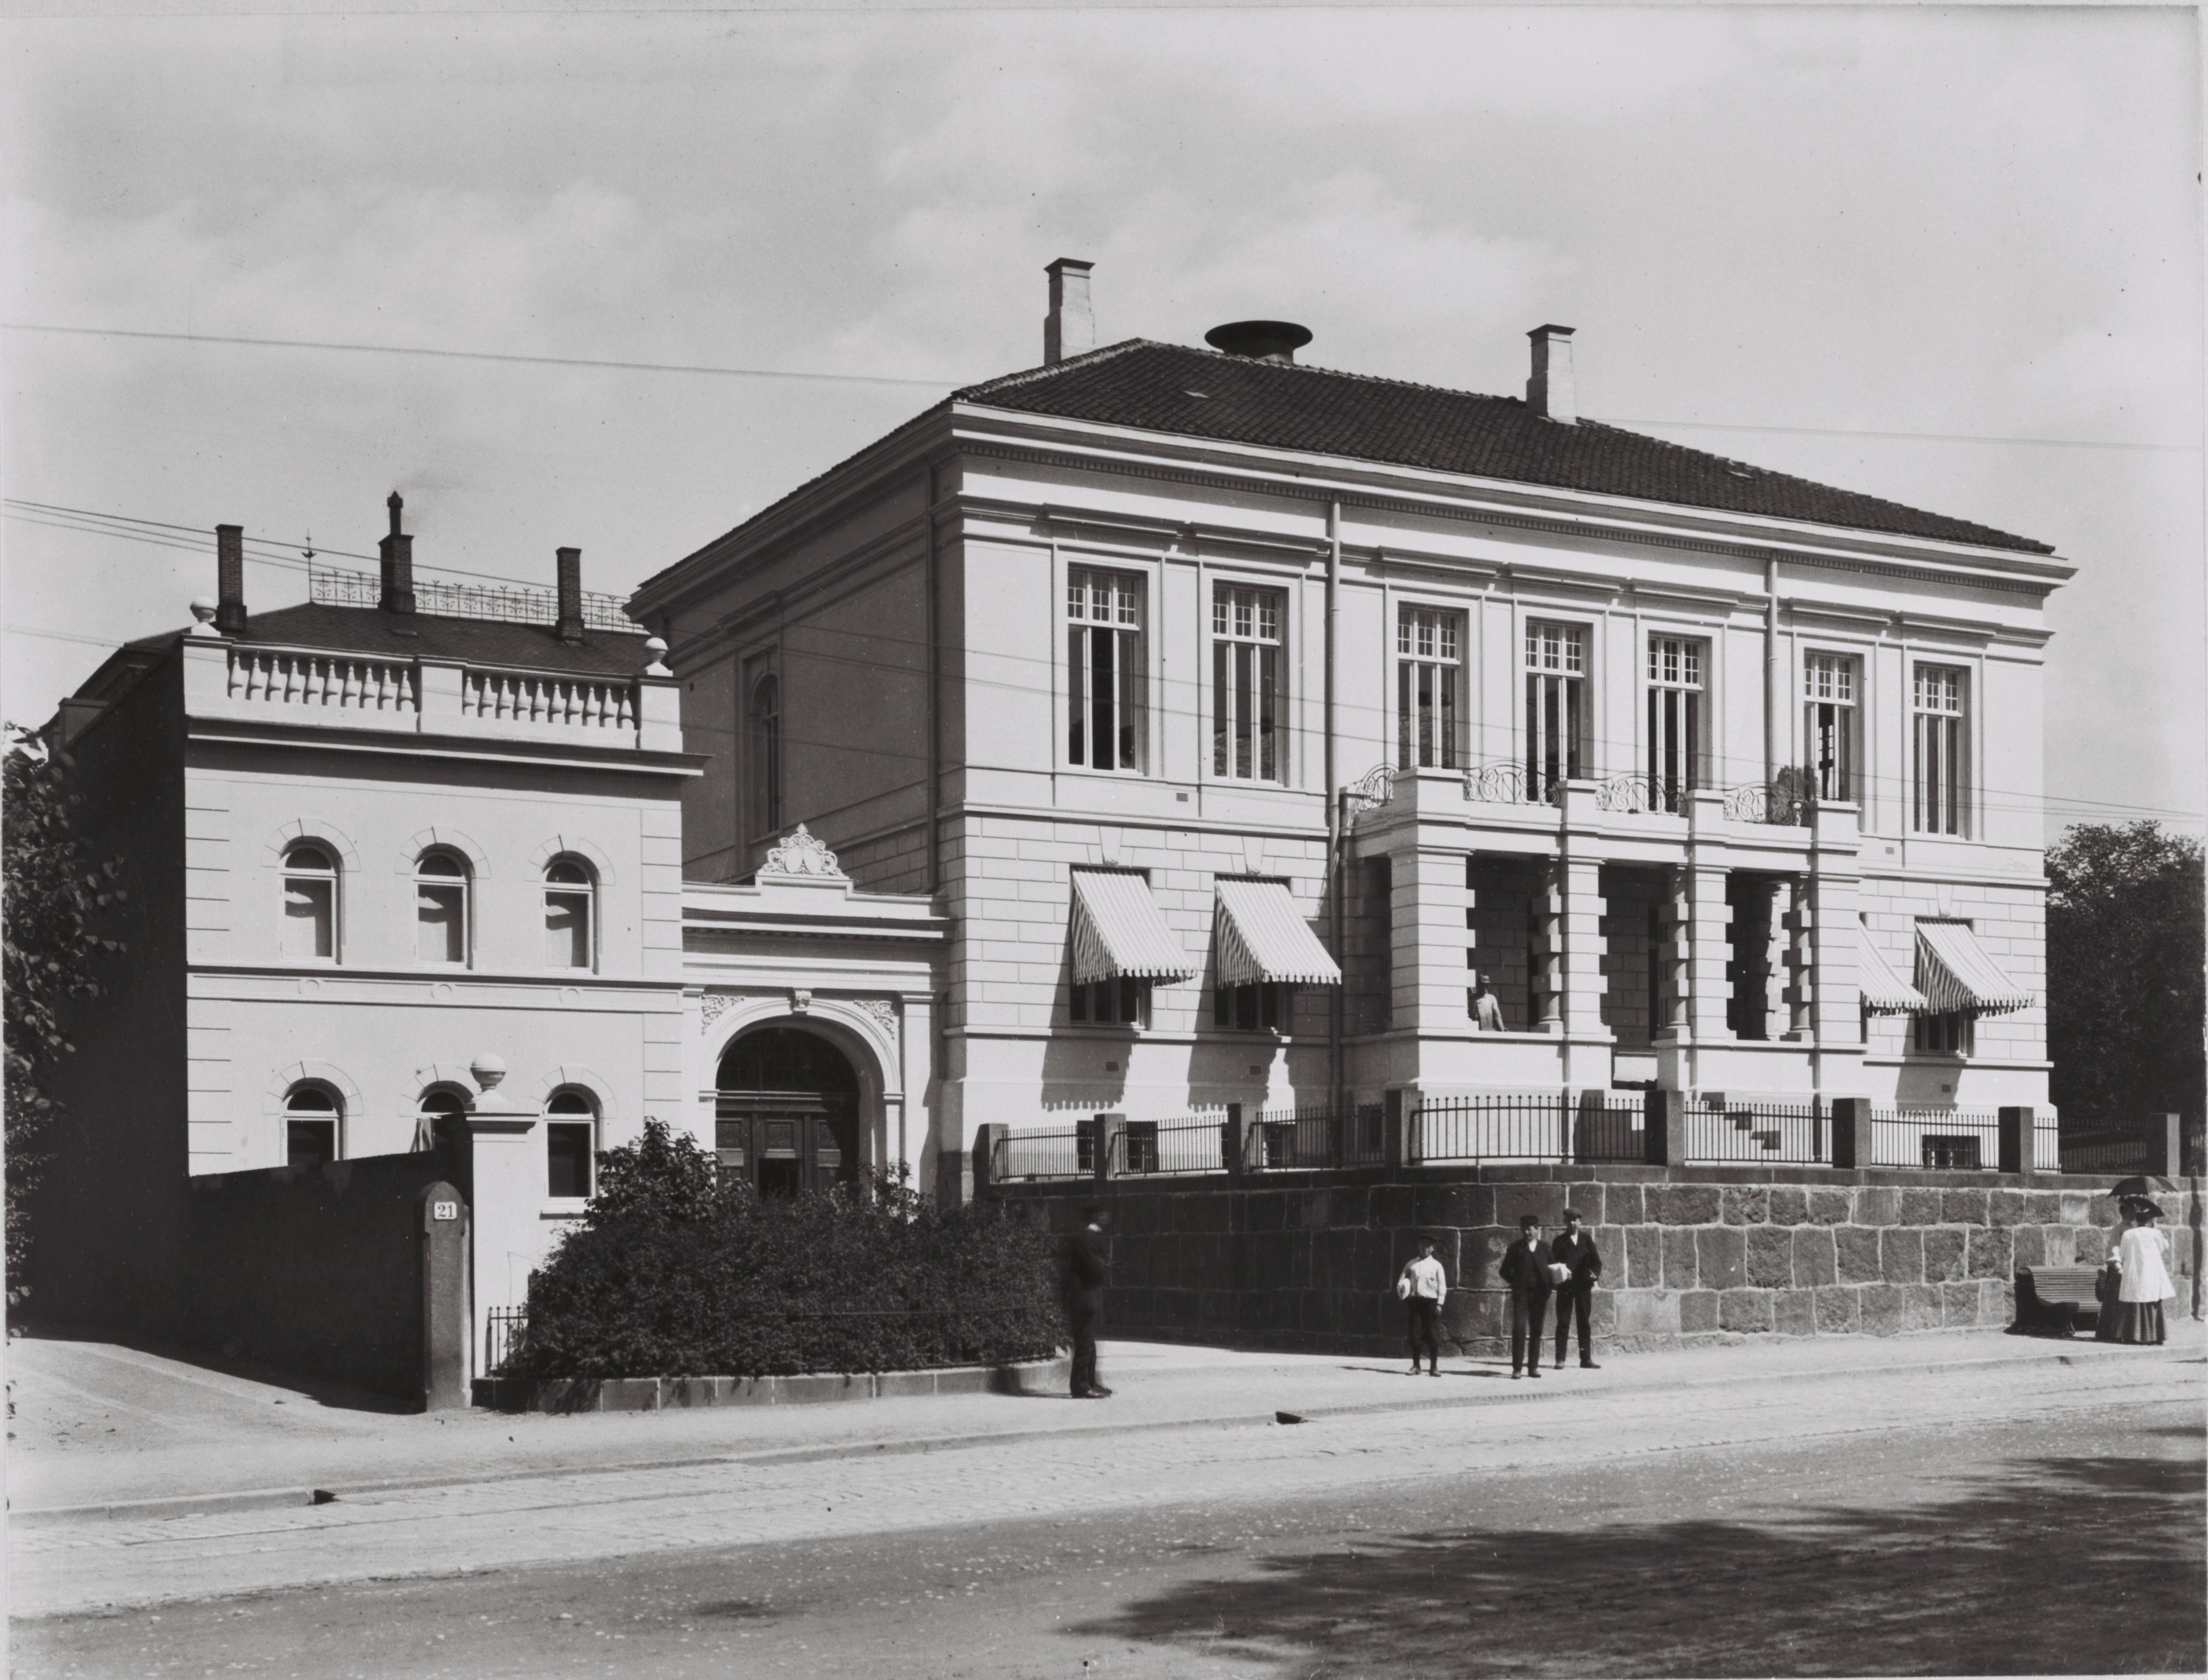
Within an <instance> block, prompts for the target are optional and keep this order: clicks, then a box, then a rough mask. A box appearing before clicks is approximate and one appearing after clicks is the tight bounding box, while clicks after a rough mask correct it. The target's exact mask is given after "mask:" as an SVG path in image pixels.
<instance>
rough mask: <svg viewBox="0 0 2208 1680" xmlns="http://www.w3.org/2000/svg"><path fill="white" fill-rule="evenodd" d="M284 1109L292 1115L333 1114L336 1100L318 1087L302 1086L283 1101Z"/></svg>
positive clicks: (335, 1110)
mask: <svg viewBox="0 0 2208 1680" xmlns="http://www.w3.org/2000/svg"><path fill="white" fill-rule="evenodd" d="M284 1107H285V1108H286V1109H287V1110H288V1111H290V1112H291V1113H294V1114H334V1113H337V1112H338V1105H337V1099H336V1098H334V1097H333V1096H332V1095H330V1094H329V1093H328V1092H327V1091H326V1090H324V1089H322V1088H321V1086H319V1085H302V1086H301V1087H300V1088H299V1089H297V1090H296V1091H294V1092H292V1093H291V1095H290V1096H289V1097H287V1098H286V1099H285V1102H284Z"/></svg>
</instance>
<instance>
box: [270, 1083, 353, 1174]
mask: <svg viewBox="0 0 2208 1680" xmlns="http://www.w3.org/2000/svg"><path fill="white" fill-rule="evenodd" d="M344 1159H345V1094H344V1093H343V1092H341V1091H339V1090H338V1089H335V1088H334V1087H333V1086H331V1085H330V1084H328V1083H327V1082H325V1081H323V1080H321V1079H302V1080H300V1081H298V1082H297V1083H296V1084H294V1085H293V1086H292V1087H291V1089H289V1090H288V1091H286V1092H285V1094H284V1160H285V1165H286V1166H290V1167H315V1166H320V1165H321V1164H322V1163H323V1162H324V1161H342V1160H344Z"/></svg>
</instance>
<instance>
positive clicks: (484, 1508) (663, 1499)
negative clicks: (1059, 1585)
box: [8, 1345, 2203, 1618]
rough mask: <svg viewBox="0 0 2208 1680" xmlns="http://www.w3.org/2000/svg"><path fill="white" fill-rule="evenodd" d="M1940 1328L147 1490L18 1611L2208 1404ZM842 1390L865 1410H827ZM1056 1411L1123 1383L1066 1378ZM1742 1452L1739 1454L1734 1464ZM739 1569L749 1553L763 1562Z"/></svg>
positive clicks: (1368, 1375)
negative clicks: (953, 1425)
mask: <svg viewBox="0 0 2208 1680" xmlns="http://www.w3.org/2000/svg"><path fill="white" fill-rule="evenodd" d="M1128 1351H1129V1352H1130V1353H1134V1354H1139V1353H1140V1352H1142V1351H1143V1350H1128ZM1911 1351H1912V1352H1913V1351H1917V1350H1911ZM1935 1351H1941V1352H1948V1353H1962V1354H1964V1355H1965V1357H1963V1358H1960V1359H1947V1360H1944V1361H1932V1362H1920V1363H1915V1364H1912V1363H1911V1362H1909V1361H1906V1360H1892V1361H1888V1362H1887V1364H1886V1365H1883V1366H1881V1367H1879V1368H1875V1369H1870V1370H1863V1369H1856V1370H1852V1371H1851V1370H1849V1369H1846V1368H1845V1367H1842V1366H1839V1365H1829V1366H1827V1368H1825V1369H1822V1370H1814V1369H1813V1370H1808V1371H1799V1370H1797V1371H1786V1370H1784V1369H1782V1368H1781V1367H1783V1366H1784V1365H1785V1364H1786V1363H1787V1362H1786V1361H1785V1360H1784V1359H1769V1360H1753V1361H1751V1360H1746V1359H1742V1360H1736V1361H1731V1363H1732V1364H1733V1365H1735V1366H1736V1367H1738V1368H1739V1369H1737V1371H1736V1374H1733V1375H1730V1376H1725V1377H1719V1378H1718V1379H1716V1380H1714V1381H1713V1380H1710V1379H1709V1378H1708V1377H1697V1378H1689V1379H1686V1380H1682V1381H1678V1382H1675V1383H1671V1384H1670V1385H1669V1386H1665V1385H1662V1384H1657V1385H1635V1384H1631V1383H1612V1384H1611V1385H1610V1386H1609V1387H1608V1388H1606V1389H1598V1388H1595V1387H1594V1386H1593V1384H1592V1383H1591V1384H1590V1385H1589V1387H1588V1388H1587V1389H1581V1390H1579V1391H1576V1392H1575V1391H1574V1390H1572V1389H1568V1388H1566V1387H1565V1386H1564V1385H1563V1384H1561V1383H1557V1384H1554V1385H1553V1386H1552V1385H1551V1382H1550V1380H1549V1379H1544V1380H1543V1382H1542V1383H1540V1384H1539V1385H1535V1384H1533V1383H1516V1384H1513V1383H1509V1380H1508V1378H1507V1377H1506V1378H1504V1379H1503V1382H1502V1383H1499V1384H1498V1383H1483V1384H1479V1385H1478V1387H1479V1389H1482V1390H1484V1391H1485V1392H1486V1393H1488V1394H1491V1395H1495V1396H1497V1398H1496V1399H1481V1398H1478V1397H1476V1396H1475V1395H1474V1393H1473V1389H1474V1386H1475V1385H1474V1383H1472V1382H1470V1381H1467V1382H1466V1383H1464V1384H1463V1387H1464V1389H1465V1390H1466V1395H1465V1398H1464V1399H1462V1400H1461V1401H1457V1402H1455V1403H1446V1402H1443V1403H1436V1402H1429V1403H1426V1404H1424V1405H1419V1404H1415V1403H1407V1404H1402V1405H1396V1406H1389V1404H1387V1403H1386V1402H1385V1401H1378V1402H1375V1401H1371V1400H1370V1399H1366V1400H1365V1401H1362V1402H1360V1403H1359V1404H1358V1405H1356V1406H1354V1407H1347V1408H1343V1409H1338V1410H1334V1411H1330V1412H1329V1411H1324V1410H1321V1409H1319V1408H1317V1407H1313V1408H1312V1409H1311V1410H1310V1411H1307V1412H1305V1413H1304V1415H1305V1418H1306V1419H1307V1421H1306V1422H1305V1423H1303V1424H1301V1425H1296V1426H1293V1427H1283V1426H1281V1425H1277V1424H1275V1421H1274V1419H1273V1415H1272V1413H1269V1412H1268V1413H1263V1414H1261V1415H1258V1416H1245V1417H1244V1418H1242V1419H1239V1420H1236V1421H1224V1420H1218V1419H1210V1420H1207V1419H1186V1418H1185V1419H1182V1420H1181V1421H1180V1422H1179V1424H1178V1425H1175V1424H1174V1423H1173V1422H1171V1421H1169V1420H1167V1419H1163V1417H1162V1415H1161V1416H1160V1417H1159V1418H1157V1419H1154V1426H1149V1427H1142V1428H1137V1429H1136V1430H1134V1431H1130V1430H1129V1429H1128V1428H1127V1427H1126V1426H1125V1425H1119V1426H1114V1425H1106V1426H1104V1427H1101V1428H1098V1427H1095V1426H1087V1427H1080V1428H1077V1429H1073V1430H1067V1431H1053V1430H1050V1429H1033V1428H1031V1429H1028V1430H1025V1431H1016V1432H1012V1433H1011V1434H1007V1435H999V1436H996V1437H986V1436H984V1437H976V1436H975V1435H973V1434H970V1433H969V1434H967V1435H964V1436H960V1437H946V1436H939V1437H933V1440H932V1441H930V1442H929V1445H930V1447H931V1449H930V1450H927V1451H911V1450H907V1451H896V1450H890V1449H889V1448H890V1447H891V1446H892V1445H894V1444H895V1443H889V1442H885V1443H881V1444H880V1445H879V1446H877V1447H875V1448H873V1449H867V1448H865V1447H862V1446H861V1445H860V1444H859V1443H856V1442H846V1443H839V1444H837V1445H835V1446H833V1447H832V1448H831V1446H829V1445H824V1444H821V1443H813V1445H812V1446H811V1447H810V1448H806V1449H800V1450H797V1451H795V1452H793V1451H790V1450H788V1449H789V1447H791V1446H795V1445H797V1444H798V1443H790V1442H785V1443H783V1449H782V1450H773V1449H770V1450H767V1451H764V1452H753V1453H750V1454H745V1453H741V1452H731V1453H726V1454H723V1455H721V1456H718V1457H704V1458H695V1457H693V1458H692V1459H690V1460H688V1461H686V1462H683V1463H681V1465H679V1466H670V1465H664V1464H663V1465H659V1466H645V1467H639V1466H630V1467H621V1466H617V1465H615V1464H613V1463H610V1462H605V1463H595V1464H592V1465H591V1467H590V1468H589V1469H587V1470H583V1469H577V1468H570V1469H567V1470H566V1471H549V1470H546V1471H543V1472H542V1473H536V1474H531V1475H521V1476H511V1477H509V1478H507V1479H485V1478H483V1477H482V1476H480V1475H476V1474H471V1473H466V1472H465V1471H462V1472H459V1473H455V1474H453V1475H452V1476H450V1477H448V1478H447V1479H444V1480H441V1481H438V1482H435V1483H432V1484H430V1485H416V1486H411V1487H408V1488H405V1489H400V1490H395V1491H380V1492H379V1491H347V1492H345V1493H344V1494H342V1495H341V1496H340V1497H338V1498H336V1499H334V1500H333V1501H331V1502H330V1503H325V1504H321V1505H314V1506H308V1505H304V1504H294V1505H292V1506H291V1507H289V1508H286V1509H228V1510H222V1509H213V1510H203V1511H201V1512H198V1513H196V1514H192V1515H158V1516H152V1515H147V1514H146V1513H145V1512H143V1511H142V1510H141V1511H138V1512H135V1513H129V1514H123V1515H117V1517H115V1518H114V1519H113V1520H109V1521H58V1522H50V1523H46V1524H44V1525H39V1526H32V1527H22V1528H19V1529H16V1530H15V1532H14V1533H11V1535H10V1539H9V1557H8V1576H9V1595H10V1611H11V1614H13V1615H14V1616H15V1617H18V1618H21V1617H37V1616H47V1615H54V1614H57V1613H63V1614H65V1613H68V1612H70V1611H82V1610H90V1609H96V1608H99V1607H101V1606H123V1605H158V1604H161V1603H164V1602H168V1601H185V1600H201V1599H221V1598H229V1597H233V1596H234V1595H237V1594H242V1593H269V1592H273V1591H280V1590H283V1589H286V1588H293V1587H308V1586H312V1585H316V1584H334V1583H339V1582H344V1581H366V1580H390V1579H393V1578H398V1577H409V1576H445V1575H472V1574H476V1573H478V1572H481V1571H484V1570H511V1569H521V1568H528V1567H534V1566H538V1565H552V1564H559V1563H581V1562H586V1561H589V1560H592V1559H605V1558H615V1557H639V1556H644V1555H649V1554H657V1553H673V1552H687V1553H695V1552H697V1551H699V1549H700V1548H729V1547H737V1548H754V1547H759V1546H782V1545H791V1544H795V1543H800V1542H804V1541H810V1540H821V1539H831V1540H855V1539H861V1538H863V1537H867V1536H879V1535H885V1534H892V1533H911V1532H915V1531H917V1530H921V1529H929V1528H938V1527H956V1526H963V1525H970V1524H993V1523H1001V1522H1005V1521H1034V1520H1041V1521H1067V1520H1071V1519H1072V1518H1074V1517H1077V1516H1082V1517H1086V1516H1089V1515H1093V1514H1095V1513H1096V1512H1098V1511H1101V1510H1107V1509H1113V1510H1136V1509H1174V1508H1181V1509H1196V1510H1203V1509H1217V1508H1220V1507H1221V1505H1223V1504H1225V1503H1232V1502H1233V1501H1236V1500H1241V1499H1247V1498H1249V1497H1251V1496H1252V1495H1253V1493H1257V1492H1259V1491H1262V1493H1263V1496H1264V1497H1265V1498H1267V1499H1269V1500H1276V1499H1283V1498H1294V1497H1314V1496H1323V1495H1326V1494H1329V1493H1335V1492H1343V1491H1353V1490H1357V1489H1362V1488H1378V1487H1383V1486H1387V1485H1404V1484H1407V1483H1417V1482H1423V1481H1428V1480H1431V1479H1432V1478H1433V1477H1434V1476H1435V1475H1437V1473H1460V1474H1461V1473H1464V1472H1486V1471H1494V1472H1508V1471H1517V1470H1525V1469H1529V1468H1546V1467H1555V1468H1557V1469H1558V1470H1559V1471H1561V1470H1563V1469H1565V1468H1568V1467H1591V1466H1596V1465H1601V1464H1615V1465H1618V1466H1621V1467H1623V1466H1626V1465H1629V1464H1632V1463H1635V1462H1639V1461H1647V1460H1648V1459H1650V1458H1652V1457H1668V1456H1670V1455H1680V1454H1688V1455H1692V1454H1695V1453H1698V1452H1707V1451H1711V1450H1713V1449H1715V1450H1718V1451H1720V1452H1724V1453H1727V1454H1731V1453H1734V1452H1736V1451H1737V1449H1747V1448H1780V1447H1786V1448H1791V1447H1795V1446H1798V1445H1800V1444H1802V1443H1806V1442H1809V1441H1812V1440H1824V1441H1827V1442H1836V1441H1840V1440H1845V1439H1846V1438H1848V1437H1863V1441H1864V1446H1863V1451H1864V1452H1865V1453H1866V1454H1867V1455H1873V1456H1874V1457H1875V1455H1880V1454H1882V1453H1883V1452H1884V1451H1885V1450H1886V1449H1885V1448H1884V1447H1883V1446H1882V1445H1881V1444H1879V1443H1881V1442H1883V1441H1885V1440H1886V1439H1887V1438H1889V1437H1891V1436H1892V1435H1893V1432H1894V1431H1910V1430H1920V1431H1921V1430H1924V1429H1935V1430H1948V1429H1953V1428H1959V1427H1972V1426H1975V1427H1980V1428H1983V1427H1988V1426H1992V1427H2000V1428H2006V1427H2009V1426H2011V1425H2019V1424H2021V1423H2023V1422H2025V1421H2026V1420H2030V1419H2061V1418H2067V1419H2077V1418H2079V1417H2081V1416H2090V1415H2091V1414H2093V1413H2097V1412H2099V1411H2103V1410H2105V1409H2107V1408H2110V1407H2115V1408H2121V1410H2122V1411H2123V1412H2124V1413H2126V1414H2128V1415H2139V1414H2141V1413H2142V1410H2143V1408H2160V1411H2161V1413H2163V1415H2170V1414H2172V1413H2173V1408H2174V1413H2175V1415H2181V1416H2190V1417H2193V1418H2194V1419H2197V1418H2198V1416H2199V1401H2200V1399H2201V1396H2202V1393H2203V1384H2202V1380H2201V1379H2202V1375H2203V1373H2202V1371H2201V1364H2202V1360H2201V1358H2200V1355H2199V1352H2198V1351H2197V1348H2181V1349H2178V1350H2175V1351H2173V1350H2152V1349H2143V1350H2131V1351H2130V1352H2129V1353H2128V1355H2127V1354H2125V1353H2120V1352H2119V1351H2118V1350H2112V1349H2092V1350H2087V1349H2083V1348H2081V1349H2079V1350H2077V1351H2076V1352H2073V1353H2066V1352H2064V1351H2063V1350H2061V1349H2059V1348H2058V1349H2054V1350H2050V1352H2049V1353H2048V1354H2046V1355H2043V1356H2042V1357H2038V1358H2026V1359H2013V1358H2012V1359H1999V1358H1995V1359H1988V1358H1984V1357H1983V1347H1969V1346H1964V1347H1953V1346H1952V1345H1951V1346H1950V1347H1947V1348H1943V1349H1940V1350H1935ZM1971 1355H1979V1356H1980V1357H1969V1356H1971ZM1719 1359H1721V1356H1719ZM1717 1362H1719V1360H1706V1362H1705V1363H1706V1364H1710V1363H1717ZM1125 1363H1126V1364H1128V1365H1132V1363H1133V1360H1132V1359H1128V1360H1126V1361H1125ZM1749 1367H1755V1368H1753V1369H1750V1368H1749ZM1180 1369H1182V1370H1183V1371H1190V1368H1189V1367H1188V1366H1185V1365H1184V1366H1181V1367H1180ZM1210 1369H1211V1370H1212V1371H1215V1372H1216V1371H1218V1370H1219V1367H1217V1366H1216V1365H1214V1366H1212V1367H1210ZM1203 1370H1204V1368H1203V1367H1202V1366H1197V1367H1196V1368H1195V1369H1194V1370H1193V1371H1190V1375H1191V1377H1192V1379H1193V1380H1194V1381H1195V1383H1196V1384H1197V1386H1199V1387H1202V1386H1206V1381H1205V1378H1204V1376H1203ZM1247 1375H1248V1377H1249V1380H1251V1381H1252V1382H1257V1383H1263V1385H1265V1386H1268V1387H1271V1388H1275V1389H1281V1388H1285V1389H1287V1392H1288V1393H1290V1394H1293V1393H1297V1392H1308V1393H1317V1392H1321V1389H1319V1388H1318V1387H1316V1386H1314V1387H1309V1388H1303V1389H1299V1386H1298V1384H1299V1380H1300V1379H1299V1378H1298V1377H1296V1376H1295V1375H1294V1374H1293V1373H1283V1372H1281V1371H1274V1372H1272V1373H1270V1375H1269V1376H1268V1375H1266V1374H1265V1373H1262V1372H1250V1373H1248V1374H1247ZM1337 1375H1338V1376H1339V1377H1340V1378H1341V1379H1342V1380H1344V1381H1346V1380H1348V1379H1350V1378H1353V1377H1362V1378H1363V1379H1365V1393H1366V1394H1367V1395H1370V1394H1371V1392H1372V1391H1373V1390H1374V1389H1376V1388H1385V1387H1389V1386H1395V1387H1396V1388H1398V1389H1408V1388H1409V1387H1410V1386H1411V1384H1410V1380H1409V1379H1408V1378H1407V1377H1389V1376H1387V1375H1385V1374H1383V1373H1382V1372H1378V1371H1367V1372H1347V1373H1326V1372H1320V1373H1314V1376H1315V1377H1317V1378H1318V1379H1321V1380H1322V1381H1323V1383H1326V1384H1327V1385H1329V1386H1333V1385H1335V1383H1336V1378H1337ZM1129 1380H1130V1383H1132V1382H1133V1381H1134V1380H1135V1379H1129ZM1155 1381H1156V1383H1157V1385H1158V1386H1159V1387H1160V1388H1161V1389H1163V1388H1167V1387H1168V1386H1171V1385H1172V1383H1173V1378H1172V1377H1170V1375H1169V1374H1168V1373H1167V1372H1166V1371H1161V1372H1160V1373H1159V1375H1158V1376H1157V1377H1156V1378H1155ZM1226 1381H1227V1386H1228V1387H1230V1388H1233V1387H1236V1386H1238V1385H1239V1384H1241V1383H1243V1381H1244V1377H1243V1375H1242V1374H1241V1373H1239V1372H1237V1371H1235V1370H1233V1368H1232V1367H1230V1368H1229V1370H1228V1371H1227V1375H1226ZM1420 1383H1421V1385H1422V1386H1428V1387H1432V1388H1436V1389H1441V1388H1443V1387H1444V1386H1446V1384H1445V1383H1430V1382H1428V1381H1427V1379H1423V1378H1422V1379H1420ZM1537 1395H1538V1398H1537V1397H1536V1396H1537ZM1245 1397H1246V1396H1245ZM1521 1397H1522V1398H1521ZM1498 1401H1500V1402H1501V1403H1498ZM1514 1401H1515V1402H1517V1403H1511V1402H1514ZM831 1409H834V1410H860V1409H863V1408H861V1407H847V1408H828V1407H822V1408H811V1411H812V1414H813V1416H818V1415H819V1413H820V1412H822V1411H826V1410H831ZM1036 1409H1037V1410H1044V1409H1050V1410H1056V1411H1058V1412H1059V1413H1061V1414H1064V1413H1073V1412H1075V1411H1077V1410H1083V1409H1085V1410H1087V1411H1089V1412H1090V1413H1105V1412H1108V1411H1110V1410H1113V1409H1114V1407H1113V1406H1112V1405H1110V1404H1108V1403H1107V1405H1102V1406H1093V1407H1087V1408H1077V1407H1074V1406H1073V1405H1072V1404H1071V1402H1067V1403H1066V1404H1065V1405H1064V1406H1059V1407H1037V1408H1036ZM1171 1409H1172V1408H1171V1407H1160V1408H1158V1411H1159V1413H1161V1414H1162V1413H1165V1412H1168V1411H1170V1410H1171ZM1182 1409H1183V1410H1184V1411H1188V1410H1190V1409H1191V1408H1188V1407H1184V1408H1182ZM670 1415H671V1414H670ZM705 1415H708V1416H711V1415H712V1414H705ZM570 1421H571V1422H574V1423H579V1424H583V1425H588V1424H590V1423H591V1422H592V1421H594V1420H592V1419H575V1420H570ZM584 1433H585V1435H587V1434H588V1433H589V1431H587V1429H586V1430H585V1431H584ZM907 1439H908V1443H909V1442H910V1441H911V1439H912V1437H907ZM1730 1461H1731V1460H1730V1459H1719V1460H1717V1461H1715V1463H1716V1464H1717V1466H1719V1468H1718V1469H1717V1470H1716V1471H1715V1473H1719V1474H1723V1473H1724V1471H1723V1469H1722V1466H1723V1465H1724V1464H1725V1463H1727V1462H1730ZM1867 1461H1869V1460H1867ZM1475 1485H1476V1484H1475ZM736 1569H737V1571H738V1573H739V1574H741V1570H742V1566H741V1565H737V1566H736Z"/></svg>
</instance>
